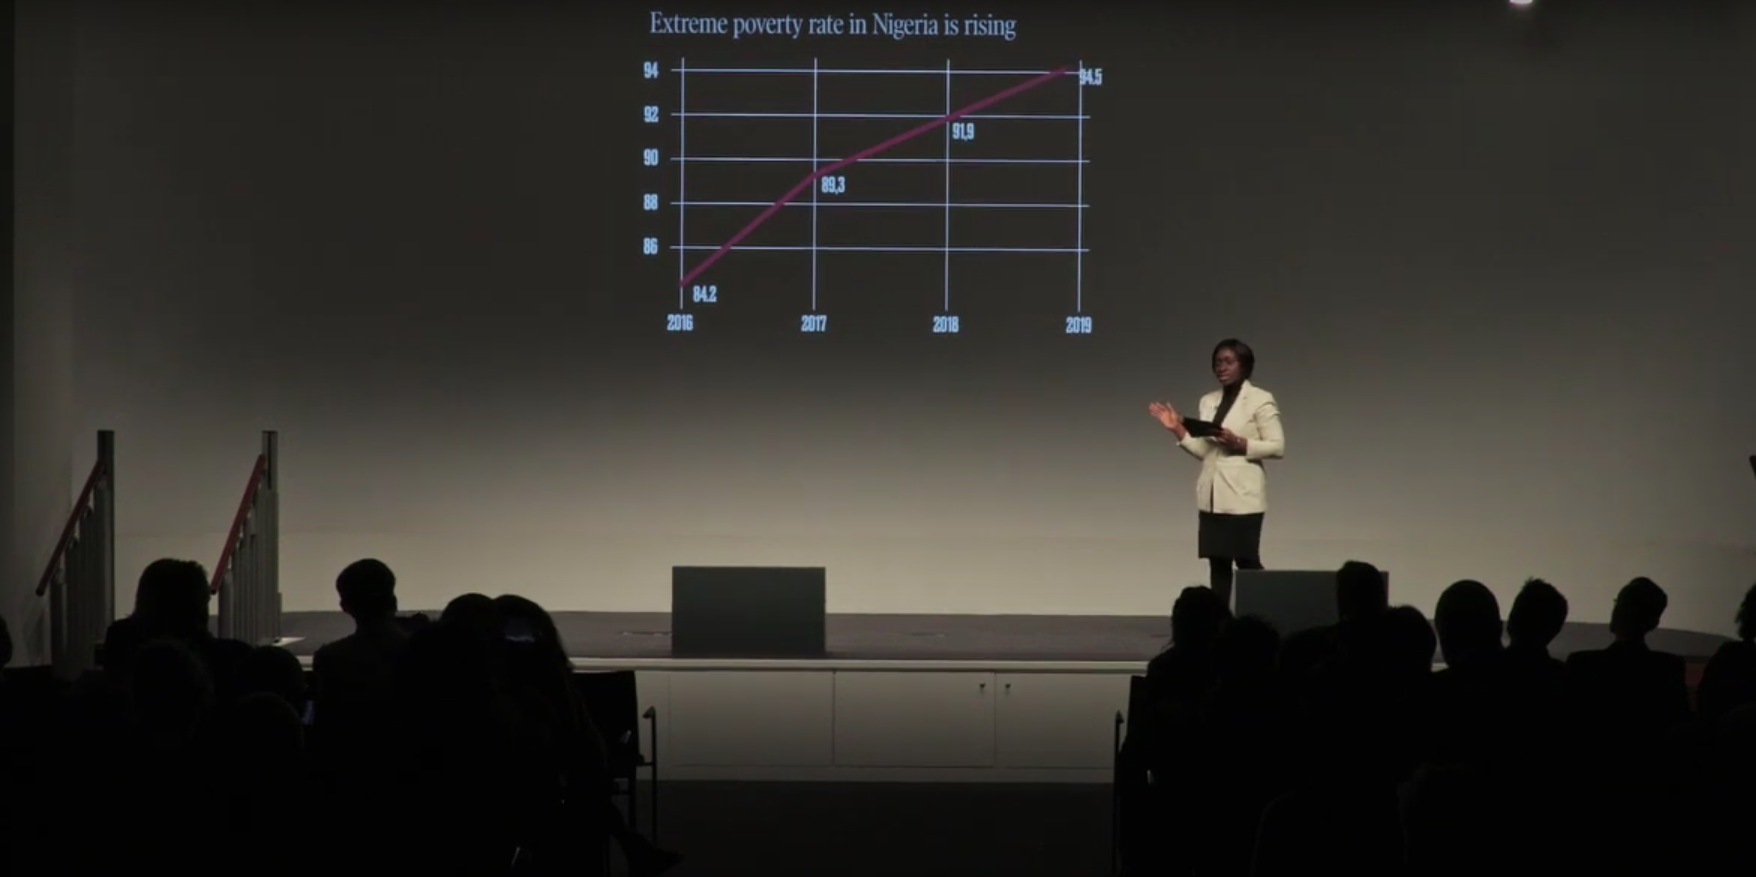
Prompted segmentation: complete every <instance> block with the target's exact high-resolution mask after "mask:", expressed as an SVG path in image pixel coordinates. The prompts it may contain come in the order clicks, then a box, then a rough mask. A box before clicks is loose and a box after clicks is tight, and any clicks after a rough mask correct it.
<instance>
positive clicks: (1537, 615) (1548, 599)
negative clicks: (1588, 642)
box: [1506, 579, 1567, 649]
mask: <svg viewBox="0 0 1756 877" xmlns="http://www.w3.org/2000/svg"><path fill="white" fill-rule="evenodd" d="M1566 623H1567V598H1566V597H1563V596H1561V592H1560V591H1559V590H1557V589H1556V588H1555V586H1554V585H1551V584H1549V583H1548V582H1545V581H1543V580H1542V579H1531V580H1530V581H1527V582H1525V583H1524V587H1523V588H1521V589H1520V590H1519V591H1518V596H1517V597H1514V598H1512V611H1511V612H1510V613H1509V614H1508V615H1507V616H1506V638H1507V639H1508V640H1510V641H1511V643H1512V645H1513V646H1515V647H1519V648H1533V649H1547V648H1548V647H1549V643H1551V642H1554V641H1555V637H1557V636H1559V635H1560V633H1561V627H1562V625H1564V624H1566Z"/></svg>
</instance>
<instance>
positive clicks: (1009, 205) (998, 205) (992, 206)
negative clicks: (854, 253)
mask: <svg viewBox="0 0 1756 877" xmlns="http://www.w3.org/2000/svg"><path fill="white" fill-rule="evenodd" d="M773 203H774V202H773V201H672V202H671V206H672V207H767V206H769V205H770V204H773ZM782 206H783V207H804V208H809V207H811V202H809V201H806V202H804V203H800V202H797V201H788V202H787V203H786V204H784V205H782ZM817 206H818V207H823V208H829V207H921V208H928V209H932V210H946V209H956V208H959V207H964V208H970V209H976V210H1006V209H1018V210H1082V209H1090V207H1091V205H1090V204H1066V203H1059V204H1057V203H1047V204H1022V203H1013V202H1005V201H996V202H993V203H989V204H978V203H974V202H967V203H961V204H960V203H958V202H956V201H953V202H952V203H950V204H946V203H945V202H943V201H819V202H817Z"/></svg>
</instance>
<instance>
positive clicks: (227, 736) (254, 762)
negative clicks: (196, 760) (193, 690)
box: [218, 693, 305, 784]
mask: <svg viewBox="0 0 1756 877" xmlns="http://www.w3.org/2000/svg"><path fill="white" fill-rule="evenodd" d="M220 721H221V723H222V731H221V733H220V735H219V741H218V742H219V744H220V746H219V748H220V753H219V756H220V757H221V758H227V757H229V760H230V764H231V767H230V768H229V769H228V770H227V774H229V775H230V776H231V778H232V779H233V780H234V781H239V780H242V781H243V784H254V783H261V782H265V781H266V782H272V781H275V780H282V778H290V777H293V776H297V772H298V771H299V770H300V769H301V768H302V767H303V766H304V752H305V727H304V724H303V723H302V722H301V721H300V720H299V711H297V710H295V709H294V708H293V707H292V706H291V705H289V704H288V703H287V702H286V701H285V700H283V699H282V698H280V697H278V696H276V695H274V694H271V693H256V694H248V695H245V696H244V697H242V698H240V699H239V700H238V702H237V703H236V704H234V705H233V706H232V707H231V708H230V709H229V710H227V711H226V712H225V713H224V715H223V718H221V719H220ZM283 781H284V780H283Z"/></svg>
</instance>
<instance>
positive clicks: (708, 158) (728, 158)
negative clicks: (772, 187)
mask: <svg viewBox="0 0 1756 877" xmlns="http://www.w3.org/2000/svg"><path fill="white" fill-rule="evenodd" d="M843 160H844V159H840V158H831V157H829V156H824V157H822V158H800V157H797V156H771V155H690V156H681V155H673V156H671V161H675V162H682V163H685V164H696V163H698V162H699V163H714V162H720V163H730V164H743V163H755V162H769V163H775V164H833V163H835V162H839V161H843ZM948 161H949V162H950V163H951V164H1091V159H1089V158H952V159H944V158H862V159H860V160H859V161H858V162H855V163H856V164H930V165H933V166H934V167H944V166H945V164H946V163H947V162H948Z"/></svg>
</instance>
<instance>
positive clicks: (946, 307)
mask: <svg viewBox="0 0 1756 877" xmlns="http://www.w3.org/2000/svg"><path fill="white" fill-rule="evenodd" d="M945 115H946V116H950V115H951V59H949V58H947V59H946V60H945ZM942 313H946V314H949V313H951V125H949V124H947V125H946V126H945V301H944V310H943V311H942Z"/></svg>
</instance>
